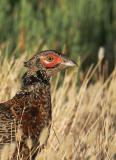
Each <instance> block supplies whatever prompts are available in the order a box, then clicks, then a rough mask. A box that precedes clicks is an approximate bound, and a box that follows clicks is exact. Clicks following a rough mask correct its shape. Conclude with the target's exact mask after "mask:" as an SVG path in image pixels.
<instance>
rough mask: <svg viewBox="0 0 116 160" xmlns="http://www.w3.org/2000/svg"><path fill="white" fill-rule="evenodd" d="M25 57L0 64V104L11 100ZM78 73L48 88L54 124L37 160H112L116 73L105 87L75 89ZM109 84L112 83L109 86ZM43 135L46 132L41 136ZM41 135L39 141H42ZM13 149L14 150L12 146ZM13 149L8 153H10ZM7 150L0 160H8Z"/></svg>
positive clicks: (115, 142) (115, 129) (115, 148)
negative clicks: (50, 95)
mask: <svg viewBox="0 0 116 160" xmlns="http://www.w3.org/2000/svg"><path fill="white" fill-rule="evenodd" d="M24 60H25V56H23V55H22V56H21V57H20V58H18V59H17V60H14V59H13V58H12V59H11V60H10V61H9V60H8V59H7V58H4V60H3V61H1V62H0V82H1V83H0V101H5V100H7V99H9V98H11V97H13V96H14V94H15V93H16V91H17V90H18V88H19V84H20V82H19V77H20V76H19V75H20V73H21V72H22V66H23V65H22V64H23V61H24ZM77 74H78V71H77V70H72V71H70V72H69V73H67V72H66V73H65V77H64V79H63V81H62V83H61V85H60V86H59V87H57V86H58V81H59V77H60V75H57V78H56V80H55V83H53V85H52V87H51V91H52V104H53V114H52V117H53V120H52V126H51V132H50V137H49V140H48V143H47V145H46V147H45V148H44V149H43V150H42V152H41V153H40V154H39V155H38V157H37V160H113V157H114V155H115V153H116V69H115V70H114V73H113V74H112V76H111V77H109V79H108V80H107V81H106V82H105V83H104V84H102V83H100V82H97V83H96V84H94V85H90V86H89V88H87V87H86V86H87V82H88V80H89V77H86V79H85V81H84V83H83V85H82V86H81V87H80V88H79V87H78V86H77ZM109 81H111V82H110V83H109ZM44 134H45V135H46V132H44ZM43 139H44V135H42V138H41V141H43ZM12 147H13V146H12ZM12 150H13V148H12V149H11V150H10V152H12ZM7 153H8V151H7V147H6V148H5V151H4V152H2V154H1V157H2V159H4V160H6V159H7V157H8V156H7Z"/></svg>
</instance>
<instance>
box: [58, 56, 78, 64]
mask: <svg viewBox="0 0 116 160" xmlns="http://www.w3.org/2000/svg"><path fill="white" fill-rule="evenodd" d="M61 65H63V66H66V67H78V65H77V63H76V62H75V61H73V60H71V59H68V58H67V57H64V56H63V62H62V63H61Z"/></svg>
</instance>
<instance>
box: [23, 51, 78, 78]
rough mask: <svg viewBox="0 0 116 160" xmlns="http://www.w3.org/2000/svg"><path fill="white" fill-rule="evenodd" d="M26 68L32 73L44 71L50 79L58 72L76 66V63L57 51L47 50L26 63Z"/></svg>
mask: <svg viewBox="0 0 116 160" xmlns="http://www.w3.org/2000/svg"><path fill="white" fill-rule="evenodd" d="M24 66H25V67H27V68H28V69H29V70H31V71H32V72H38V71H41V72H42V71H43V72H44V73H46V75H47V76H48V77H51V76H53V75H54V74H56V73H57V72H58V71H61V70H63V69H65V68H68V67H74V66H76V63H75V62H74V61H73V60H70V59H69V58H67V57H66V56H64V55H62V54H60V53H58V52H56V51H53V50H47V51H42V52H40V53H37V54H36V55H34V56H33V57H32V58H31V59H30V60H28V61H26V62H24Z"/></svg>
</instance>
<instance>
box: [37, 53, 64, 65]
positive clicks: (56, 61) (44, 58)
mask: <svg viewBox="0 0 116 160" xmlns="http://www.w3.org/2000/svg"><path fill="white" fill-rule="evenodd" d="M50 59H51V60H50ZM40 62H41V64H42V65H44V66H45V67H46V68H53V67H54V66H56V65H57V64H60V63H61V62H63V59H62V57H61V56H58V55H55V54H53V53H50V54H48V55H45V56H42V57H40Z"/></svg>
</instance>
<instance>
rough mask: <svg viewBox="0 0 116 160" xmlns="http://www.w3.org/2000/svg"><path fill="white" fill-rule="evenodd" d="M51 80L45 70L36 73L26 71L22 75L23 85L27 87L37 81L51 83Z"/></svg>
mask: <svg viewBox="0 0 116 160" xmlns="http://www.w3.org/2000/svg"><path fill="white" fill-rule="evenodd" d="M49 81H50V78H49V77H48V76H47V75H46V73H45V72H44V71H37V72H36V73H34V74H31V73H30V72H26V73H25V74H24V75H23V77H22V86H23V87H26V86H30V85H34V84H37V83H42V84H45V85H49Z"/></svg>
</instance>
